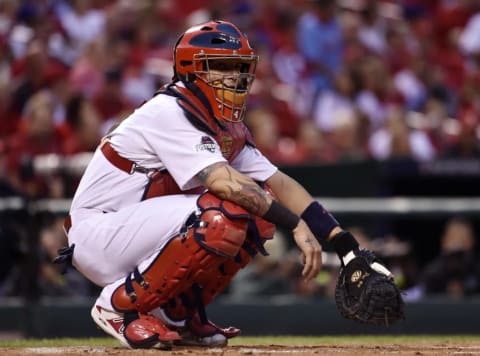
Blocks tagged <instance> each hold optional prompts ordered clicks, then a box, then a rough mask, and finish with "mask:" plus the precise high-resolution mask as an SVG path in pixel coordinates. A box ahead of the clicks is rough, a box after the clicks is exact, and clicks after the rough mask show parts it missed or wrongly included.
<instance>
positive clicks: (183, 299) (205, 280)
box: [163, 217, 275, 321]
mask: <svg viewBox="0 0 480 356" xmlns="http://www.w3.org/2000/svg"><path fill="white" fill-rule="evenodd" d="M274 233H275V225H273V224H271V223H269V222H268V221H265V220H263V219H261V218H258V217H257V218H255V219H251V220H250V221H249V224H248V232H247V238H246V239H245V241H244V243H243V244H242V248H241V249H240V250H239V252H238V254H237V255H236V256H235V258H233V259H227V260H225V261H224V262H223V263H222V264H220V265H219V266H218V268H217V269H216V270H211V271H210V273H205V274H203V275H202V276H200V277H201V278H200V279H199V280H197V281H196V283H197V284H198V285H199V286H200V287H201V288H200V291H201V293H200V295H199V294H198V292H197V293H195V291H194V290H193V288H189V289H188V290H186V291H184V292H183V293H181V294H180V295H177V296H176V297H175V298H173V299H170V300H169V301H168V303H167V304H166V305H164V307H163V309H164V312H165V313H166V315H167V316H168V318H169V319H171V320H173V321H181V320H185V319H187V318H189V317H191V316H192V315H194V314H195V313H196V312H197V309H198V307H199V303H200V305H201V306H205V305H208V304H210V303H211V302H212V301H213V300H214V299H215V297H217V295H219V294H220V293H221V292H222V291H223V290H225V288H227V286H228V285H229V284H230V282H231V281H232V279H233V278H234V277H235V275H236V274H237V273H238V271H239V270H241V269H242V268H244V267H245V266H247V265H248V264H249V263H250V261H251V260H252V258H253V257H255V256H256V255H257V254H258V253H260V254H262V255H267V254H268V253H267V252H266V250H265V248H264V244H265V242H266V241H268V240H270V239H272V238H273V235H274Z"/></svg>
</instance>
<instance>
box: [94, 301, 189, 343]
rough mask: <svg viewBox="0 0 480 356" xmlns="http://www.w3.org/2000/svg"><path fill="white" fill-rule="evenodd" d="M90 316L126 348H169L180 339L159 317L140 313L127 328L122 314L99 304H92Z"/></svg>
mask: <svg viewBox="0 0 480 356" xmlns="http://www.w3.org/2000/svg"><path fill="white" fill-rule="evenodd" d="M91 316H92V319H93V320H94V321H95V323H96V324H97V326H98V327H99V328H100V329H102V330H103V331H105V332H106V333H107V334H109V335H111V336H113V337H114V338H115V339H117V340H118V341H120V343H121V344H122V345H123V346H126V347H128V348H147V349H149V348H157V349H161V350H170V349H171V348H172V345H173V342H174V341H177V340H179V339H180V335H178V333H177V332H176V331H173V330H170V329H168V327H167V326H166V325H165V324H164V323H163V322H162V321H161V320H160V319H158V318H156V317H154V316H152V315H140V316H139V318H138V319H136V320H134V321H132V322H130V323H129V324H128V327H127V328H125V323H124V321H125V317H124V314H122V313H117V312H114V311H111V310H107V309H104V308H102V307H101V306H99V305H94V306H93V308H92V310H91ZM125 333H126V334H127V335H125Z"/></svg>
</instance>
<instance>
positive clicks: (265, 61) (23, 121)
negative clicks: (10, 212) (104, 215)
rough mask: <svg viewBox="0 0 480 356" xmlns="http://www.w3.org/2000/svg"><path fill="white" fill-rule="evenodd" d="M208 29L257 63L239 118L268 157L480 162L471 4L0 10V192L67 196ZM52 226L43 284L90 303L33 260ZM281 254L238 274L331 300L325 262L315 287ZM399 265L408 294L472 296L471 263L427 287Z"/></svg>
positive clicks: (45, 226) (47, 5)
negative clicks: (193, 33) (301, 280)
mask: <svg viewBox="0 0 480 356" xmlns="http://www.w3.org/2000/svg"><path fill="white" fill-rule="evenodd" d="M209 19H225V20H229V21H232V22H234V23H235V24H237V25H238V26H239V27H240V28H241V29H242V30H244V31H245V32H246V33H247V34H248V37H249V39H250V42H251V44H252V46H253V47H254V48H255V49H256V51H257V53H258V54H259V55H260V62H259V65H258V68H257V75H256V80H255V84H254V86H253V88H252V93H251V96H250V99H249V113H248V115H247V118H246V122H247V125H248V126H249V127H250V129H251V130H252V133H253V135H254V138H255V141H256V144H257V146H258V147H259V148H260V149H261V150H262V151H263V152H264V153H265V154H266V156H268V157H269V158H270V159H271V160H272V161H273V162H274V163H277V164H279V165H296V164H319V163H338V162H345V161H359V160H370V159H373V160H392V159H404V158H406V159H411V160H414V161H419V162H428V161H433V160H438V159H454V160H458V159H468V158H473V159H476V158H478V157H480V115H479V113H480V1H478V0H422V1H420V0H402V1H398V0H397V1H393V0H378V1H376V0H338V1H332V0H197V1H189V0H158V1H155V0H0V197H7V196H12V195H17V196H22V197H26V198H29V199H37V198H53V199H55V198H70V197H71V196H72V195H73V192H74V191H75V188H76V184H77V182H78V179H79V177H80V174H81V172H82V168H83V167H85V164H86V162H88V160H89V158H90V155H91V153H92V152H93V151H94V150H95V148H96V147H97V145H98V143H99V141H100V139H101V137H102V136H103V135H104V134H105V133H106V132H108V130H109V129H110V128H111V127H112V126H113V125H115V124H116V123H118V122H119V121H121V120H123V119H124V118H125V117H126V116H128V114H129V113H130V112H131V111H132V110H134V109H135V107H137V106H139V105H141V104H142V103H143V102H144V101H145V100H147V99H148V98H150V97H151V96H152V95H153V94H154V93H155V91H156V89H157V88H159V87H160V86H161V85H162V84H164V83H167V82H168V81H169V80H170V79H171V77H172V74H173V73H172V47H173V44H174V43H175V41H176V39H177V37H178V36H179V35H180V34H181V33H182V32H183V31H184V30H185V29H186V28H187V27H189V26H191V25H194V24H197V23H200V22H203V21H206V20H209ZM46 220H47V222H48V223H46V222H45V221H43V222H42V223H41V224H39V231H40V232H39V236H38V242H39V244H40V246H41V253H40V256H38V259H39V261H40V262H41V269H40V273H41V275H42V276H43V279H42V281H41V283H42V285H43V284H45V286H43V287H42V288H43V289H42V290H43V291H44V293H46V294H56V293H57V294H58V293H60V294H61V293H67V290H68V291H70V292H71V291H73V290H75V293H80V294H81V293H87V294H88V293H89V292H88V291H90V290H91V289H90V287H86V286H85V282H84V281H82V279H81V278H77V277H76V276H75V273H74V272H72V273H70V274H66V275H63V274H61V273H59V272H60V271H58V270H56V267H54V266H51V265H49V264H48V263H45V264H42V262H45V261H48V260H49V259H51V258H52V257H53V256H54V255H55V253H56V249H57V248H58V247H59V246H62V245H63V244H64V236H63V234H62V231H61V224H57V220H55V219H51V220H49V219H46ZM455 223H456V224H466V225H468V221H463V220H458V221H457V220H455V221H454V222H453V223H452V224H455ZM57 225H58V226H57ZM455 226H457V225H455ZM454 228H455V227H454ZM12 231H13V232H14V234H13V233H12ZM19 231H20V232H19ZM22 233H23V234H24V233H25V232H24V231H23V232H22V229H21V226H17V225H15V224H3V225H2V224H0V236H1V237H3V238H0V242H1V243H2V244H3V245H5V246H4V248H2V249H0V251H2V253H5V258H4V259H3V263H7V261H8V260H9V259H11V258H13V257H11V256H15V253H10V254H9V253H7V251H10V249H13V250H15V251H17V252H16V253H18V254H20V255H21V250H22V248H23V249H24V247H22V246H20V247H19V246H17V245H15V246H16V247H15V248H13V247H12V246H10V245H8V243H9V242H8V239H6V238H5V236H13V235H15V234H17V235H18V234H20V235H21V234H22ZM467 235H468V234H467ZM277 240H278V241H281V240H282V238H279V239H276V240H275V241H277ZM387 240H388V239H385V238H383V239H382V240H378V241H382V243H381V244H380V245H382V246H383V247H382V248H386V247H385V246H386V245H385V244H386V241H387ZM474 240H475V239H474V238H473V241H474ZM390 242H391V243H401V241H394V240H392V241H390ZM466 245H468V243H466ZM473 245H474V244H473V243H472V246H473ZM375 246H376V248H378V249H379V248H380V247H379V243H377V244H376V245H375ZM395 246H396V247H395V248H393V250H396V251H397V250H401V251H409V247H408V246H403V245H402V247H401V248H400V247H399V246H397V245H395ZM442 246H443V245H442ZM470 249H471V250H474V248H473V247H471V248H470ZM284 250H285V248H284V249H283V250H282V249H281V248H280V251H284ZM19 251H20V252H19ZM287 251H288V253H286V251H284V252H285V254H283V255H282V256H283V257H282V258H283V260H284V261H290V263H289V264H288V263H284V264H282V266H283V267H282V268H277V267H278V266H277V265H275V262H272V263H273V264H270V262H268V263H265V261H271V259H270V260H269V259H266V260H265V261H263V262H261V263H259V264H258V265H257V264H256V263H255V264H253V265H252V269H248V270H246V271H245V273H244V274H243V275H241V276H239V279H241V278H244V279H245V280H249V279H252V278H253V279H255V278H258V276H257V275H256V274H255V273H256V271H255V268H257V267H258V268H259V269H260V270H261V269H268V270H271V271H275V273H267V274H266V275H268V276H270V277H272V278H274V280H272V281H271V282H272V283H273V284H274V285H275V288H278V289H283V290H284V291H285V290H290V291H295V293H298V294H307V295H309V294H310V295H315V294H316V293H324V295H329V293H330V294H331V288H330V287H331V285H330V287H328V285H329V283H330V284H331V281H332V279H329V278H327V277H328V276H330V277H331V276H332V275H333V274H331V273H330V274H328V273H327V272H328V271H329V269H328V268H329V267H328V264H327V268H326V270H325V271H326V273H327V274H328V276H327V275H323V274H322V275H321V276H320V278H323V280H322V281H321V283H318V284H314V285H311V286H302V285H300V284H297V283H296V282H298V281H296V282H295V283H293V285H292V284H291V283H287V280H288V279H285V278H283V277H285V276H286V275H289V276H292V275H298V273H297V271H296V269H298V268H299V267H298V264H297V262H296V261H297V256H295V254H294V253H293V252H291V251H289V250H288V249H287ZM410 252H411V251H410ZM441 255H442V256H443V253H441ZM448 255H450V254H448ZM8 256H10V257H8ZM287 256H288V258H287ZM405 256H410V254H409V252H406V253H405ZM386 257H388V258H390V257H391V256H389V255H388V254H387V255H386ZM439 259H441V257H439ZM393 260H395V261H397V262H398V261H401V262H402V266H403V267H404V268H405V271H404V270H402V273H400V276H401V277H402V278H403V282H402V283H404V286H405V288H413V289H412V295H423V294H424V293H426V292H428V291H430V290H440V289H442V290H449V291H453V292H452V293H456V294H461V291H460V290H463V292H465V291H470V290H475V291H476V292H479V291H480V289H479V282H478V278H480V277H479V273H477V272H478V271H477V270H478V268H477V267H475V268H473V269H469V271H473V270H475V271H477V272H475V273H477V274H476V275H475V276H474V277H475V278H473V277H472V278H473V279H474V282H471V283H470V282H469V283H470V284H469V286H470V287H466V286H464V287H463V289H462V288H460V287H458V285H456V284H455V283H453V282H452V284H451V285H450V284H449V285H448V286H445V285H442V283H443V284H445V283H446V282H445V280H442V279H441V278H440V279H438V281H436V280H435V278H434V277H432V279H431V283H430V282H428V283H427V282H425V283H422V284H421V287H419V284H418V283H419V282H420V281H419V279H418V276H419V273H418V271H417V270H416V267H415V266H414V263H413V262H412V261H410V260H408V261H405V259H403V258H397V259H395V258H394V259H393ZM448 261H450V260H448ZM448 261H444V260H439V261H438V263H437V264H435V265H433V266H432V267H431V268H429V269H428V271H431V272H432V275H434V274H435V271H437V270H439V269H441V268H448V266H444V265H445V264H446V265H449V263H450V262H448ZM462 261H463V260H462ZM398 263H400V262H398ZM452 264H454V263H453V262H452ZM472 264H475V263H474V259H473V260H472ZM403 267H402V268H403ZM331 268H332V270H338V266H335V265H334V264H333V265H332V266H331ZM4 271H5V269H3V268H2V269H1V271H0V272H2V276H0V277H5V279H8V278H7V277H8V276H3V274H5V275H7V273H3V272H4ZM252 273H253V274H252ZM278 273H283V274H280V275H279V277H281V278H280V279H275V278H276V277H275V276H276V275H277V274H278ZM252 276H253V277H252ZM68 278H69V279H70V281H69V280H68ZM422 278H423V277H422ZM425 278H426V277H425ZM11 280H14V279H12V278H10V280H9V281H10V282H8V283H3V284H0V286H1V287H0V294H8V293H12V292H2V291H3V290H10V291H12V290H15V288H13V287H12V283H11ZM259 280H260V279H259ZM328 281H330V282H328ZM9 283H10V284H9ZM72 284H73V285H75V286H77V287H78V288H72ZM286 284H287V285H286ZM66 285H68V286H69V288H63V289H62V287H63V286H66ZM266 285H267V283H266V282H265V281H261V280H260V283H259V284H258V286H259V287H265V286H266ZM472 286H473V287H472ZM7 287H8V288H7ZM254 289H255V285H254V284H253V285H252V290H254ZM62 290H63V292H61V291H62ZM245 290H246V289H243V288H240V289H239V291H240V292H242V291H243V292H245ZM70 292H69V293H70ZM231 293H232V295H233V294H235V293H236V292H235V285H233V286H232V290H231Z"/></svg>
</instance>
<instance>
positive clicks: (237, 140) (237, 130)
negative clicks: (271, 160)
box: [143, 83, 255, 199]
mask: <svg viewBox="0 0 480 356" xmlns="http://www.w3.org/2000/svg"><path fill="white" fill-rule="evenodd" d="M186 85H187V86H188V88H185V87H181V86H176V85H175V84H174V83H171V84H168V85H166V86H164V87H163V88H161V89H160V90H159V91H158V92H157V94H156V95H169V96H173V97H175V98H177V103H178V105H179V106H180V107H181V108H182V109H183V112H184V114H185V117H186V118H187V119H188V121H190V123H191V124H192V125H193V126H194V127H196V128H197V129H199V130H201V131H203V132H205V133H206V134H208V135H210V136H211V137H213V138H214V139H215V141H216V142H217V143H218V145H219V146H220V149H221V151H222V155H223V157H225V159H227V161H228V162H229V163H231V162H232V161H233V160H234V159H235V157H237V155H238V154H239V153H240V151H241V150H242V149H243V148H244V146H245V145H250V146H252V147H254V146H255V144H254V142H253V138H252V135H251V133H250V130H249V129H248V128H247V126H246V125H245V124H244V123H243V122H229V121H223V120H222V121H220V120H218V119H216V118H215V116H214V115H213V111H212V109H211V107H210V104H209V103H208V101H207V99H206V98H205V96H204V94H203V93H202V92H201V91H200V90H199V89H198V88H197V87H196V86H194V85H193V84H191V83H187V84H186ZM203 190H204V189H203V187H199V188H194V189H191V190H189V191H181V190H180V188H179V187H178V185H177V184H176V183H175V181H174V180H173V178H172V176H171V175H170V174H169V173H168V172H167V171H162V172H157V173H156V174H152V175H151V176H150V181H149V184H148V186H147V188H146V190H145V193H144V197H143V199H149V198H153V197H157V196H162V195H171V194H199V193H201V192H202V191H203Z"/></svg>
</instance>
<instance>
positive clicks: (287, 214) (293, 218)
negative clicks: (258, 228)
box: [262, 200, 300, 230]
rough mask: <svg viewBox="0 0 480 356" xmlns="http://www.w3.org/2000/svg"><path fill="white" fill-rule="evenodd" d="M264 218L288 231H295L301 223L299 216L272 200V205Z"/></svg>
mask: <svg viewBox="0 0 480 356" xmlns="http://www.w3.org/2000/svg"><path fill="white" fill-rule="evenodd" d="M262 218H263V219H264V220H267V221H268V222H271V223H273V224H275V225H278V226H281V227H283V228H285V229H288V230H293V229H295V228H296V227H297V225H298V222H299V221H300V218H299V217H298V215H296V214H294V213H292V212H291V211H290V210H289V209H288V208H286V207H284V206H283V205H281V204H280V203H277V202H276V201H275V200H272V204H270V207H269V208H268V210H267V212H266V213H265V214H264V215H263V216H262Z"/></svg>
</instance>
